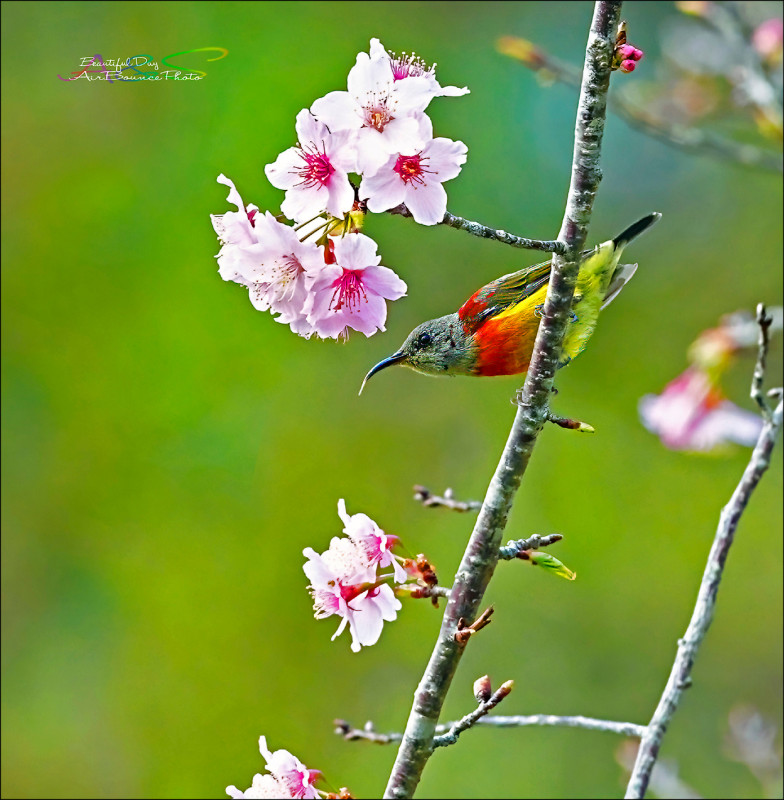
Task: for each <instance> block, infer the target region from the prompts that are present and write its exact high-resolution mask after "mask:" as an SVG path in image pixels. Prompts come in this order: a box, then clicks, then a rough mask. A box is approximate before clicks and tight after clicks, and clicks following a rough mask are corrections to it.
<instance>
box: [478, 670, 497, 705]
mask: <svg viewBox="0 0 784 800" xmlns="http://www.w3.org/2000/svg"><path fill="white" fill-rule="evenodd" d="M492 694H493V687H492V686H491V685H490V676H489V675H482V677H481V678H477V679H476V680H475V681H474V697H475V698H476V702H477V703H486V702H487V701H488V700H489V699H490V697H491V696H492Z"/></svg>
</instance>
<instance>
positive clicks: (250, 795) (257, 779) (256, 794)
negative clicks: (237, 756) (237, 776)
mask: <svg viewBox="0 0 784 800" xmlns="http://www.w3.org/2000/svg"><path fill="white" fill-rule="evenodd" d="M226 794H227V795H229V797H233V798H235V800H242V798H245V800H266V799H267V798H269V800H280V798H282V797H283V798H286V797H296V795H293V794H287V793H286V789H285V788H284V787H283V786H281V785H280V783H278V781H276V780H275V778H274V777H273V776H272V775H260V774H258V773H257V774H256V775H254V776H253V783H252V784H251V786H250V788H249V789H246V790H245V791H244V792H241V791H240V790H239V789H238V788H237V787H236V786H227V787H226Z"/></svg>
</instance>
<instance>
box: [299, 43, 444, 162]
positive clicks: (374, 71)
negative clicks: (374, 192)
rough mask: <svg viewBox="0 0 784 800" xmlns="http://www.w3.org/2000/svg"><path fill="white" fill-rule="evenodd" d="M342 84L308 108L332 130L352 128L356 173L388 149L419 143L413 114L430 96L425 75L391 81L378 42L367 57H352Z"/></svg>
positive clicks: (400, 149)
mask: <svg viewBox="0 0 784 800" xmlns="http://www.w3.org/2000/svg"><path fill="white" fill-rule="evenodd" d="M374 41H378V40H374ZM371 46H372V45H371ZM347 84H348V91H346V92H343V91H337V92H329V93H328V94H326V95H325V96H324V97H320V98H319V99H318V100H316V101H314V102H313V104H312V105H311V107H310V110H311V112H312V113H313V114H314V116H315V117H316V118H317V119H318V120H319V121H320V122H323V123H324V124H325V125H327V126H328V127H329V129H330V130H331V131H332V132H333V133H334V132H337V131H346V130H349V131H355V132H356V138H355V140H354V142H355V147H356V152H357V169H358V171H359V172H360V173H364V172H373V171H375V170H376V169H378V168H379V167H380V166H381V165H382V164H383V163H384V162H385V161H386V160H387V157H388V156H389V155H390V154H391V153H400V152H414V151H416V150H418V149H420V148H422V147H423V146H424V144H425V141H424V139H423V138H422V136H421V134H420V125H419V122H418V120H417V119H415V118H414V117H413V116H412V115H413V114H415V113H416V112H423V111H424V110H425V109H426V108H427V106H428V103H429V102H430V100H431V99H432V98H433V97H434V94H433V89H432V85H431V81H430V80H428V78H426V77H424V75H418V76H413V77H408V78H406V80H397V81H396V80H395V78H394V75H393V72H392V69H391V66H390V58H389V55H388V54H387V52H386V50H384V49H383V48H382V47H380V45H379V47H377V48H375V49H374V52H373V54H372V55H368V54H367V53H360V54H359V55H358V56H357V62H356V64H355V65H354V66H353V67H352V68H351V71H350V72H349V74H348V81H347Z"/></svg>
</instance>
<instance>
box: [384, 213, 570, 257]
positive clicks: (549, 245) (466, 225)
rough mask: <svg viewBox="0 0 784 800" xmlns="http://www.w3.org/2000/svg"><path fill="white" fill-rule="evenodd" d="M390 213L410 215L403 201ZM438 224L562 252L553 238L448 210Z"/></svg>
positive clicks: (512, 243) (514, 244)
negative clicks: (515, 231)
mask: <svg viewBox="0 0 784 800" xmlns="http://www.w3.org/2000/svg"><path fill="white" fill-rule="evenodd" d="M389 213H390V214H398V215H400V216H401V217H410V216H411V212H410V211H409V210H408V208H407V207H406V205H405V203H401V204H400V205H399V206H395V207H394V208H390V209H389ZM438 224H439V225H448V226H449V227H450V228H458V229H459V230H461V231H466V232H468V233H470V234H471V235H473V236H479V237H480V238H481V239H494V240H495V241H496V242H502V243H503V244H508V245H510V246H511V247H519V248H521V249H523V250H543V251H544V252H545V253H562V252H563V244H562V243H561V242H559V241H557V240H554V239H527V238H526V237H525V236H515V234H513V233H508V232H507V231H502V230H497V229H496V228H488V227H487V226H486V225H482V224H481V223H480V222H472V221H471V220H470V219H465V218H464V217H458V216H457V215H456V214H450V213H449V212H448V211H447V212H446V213H445V214H444V218H443V219H442V220H441V222H439V223H438Z"/></svg>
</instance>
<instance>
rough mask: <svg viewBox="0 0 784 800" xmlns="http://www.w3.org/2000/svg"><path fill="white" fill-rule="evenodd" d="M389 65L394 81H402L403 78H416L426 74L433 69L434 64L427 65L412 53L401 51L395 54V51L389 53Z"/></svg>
mask: <svg viewBox="0 0 784 800" xmlns="http://www.w3.org/2000/svg"><path fill="white" fill-rule="evenodd" d="M389 57H390V66H391V67H392V78H393V79H394V80H396V81H402V80H403V79H404V78H418V77H420V76H422V75H427V74H428V73H430V72H433V71H434V70H435V64H434V65H433V66H432V67H428V66H427V64H425V62H424V61H422V59H421V58H417V56H416V55H415V54H414V53H411V55H410V56H409V55H406V53H402V54H401V55H400V56H397V55H396V54H395V53H390V54H389Z"/></svg>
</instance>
